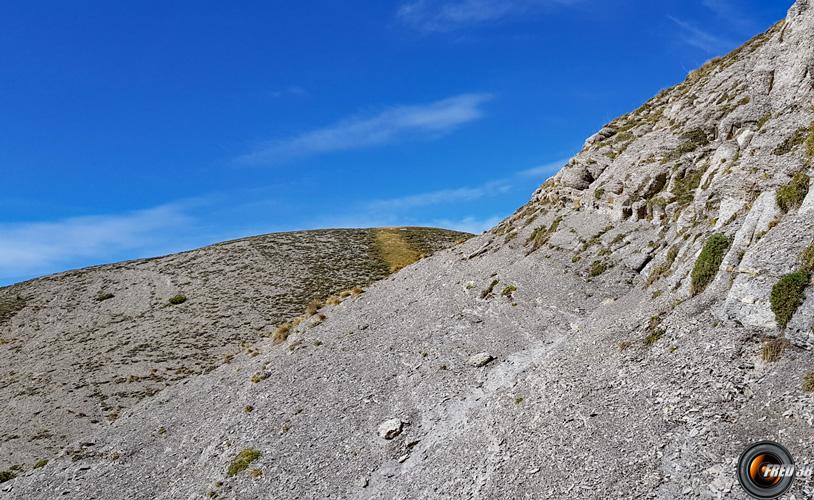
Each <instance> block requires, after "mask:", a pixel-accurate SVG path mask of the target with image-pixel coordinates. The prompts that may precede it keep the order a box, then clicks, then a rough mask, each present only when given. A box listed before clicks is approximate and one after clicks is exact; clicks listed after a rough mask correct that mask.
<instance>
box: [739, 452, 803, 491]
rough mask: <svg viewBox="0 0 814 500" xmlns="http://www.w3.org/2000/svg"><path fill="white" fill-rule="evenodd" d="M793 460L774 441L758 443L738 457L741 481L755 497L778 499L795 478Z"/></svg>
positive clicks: (744, 487)
mask: <svg viewBox="0 0 814 500" xmlns="http://www.w3.org/2000/svg"><path fill="white" fill-rule="evenodd" d="M794 472H795V467H794V459H792V458H791V454H790V453H789V452H788V450H786V449H785V448H784V447H782V446H781V445H779V444H777V443H775V442H773V441H761V442H759V443H755V444H753V445H751V446H749V447H748V448H746V451H744V452H743V453H742V454H741V457H740V460H738V481H739V482H740V483H741V486H743V489H745V490H746V492H747V493H749V494H750V495H751V496H753V497H754V498H761V499H763V498H777V497H779V496H780V495H782V494H783V493H785V492H786V491H787V490H788V489H789V488H790V487H791V483H792V482H793V481H794Z"/></svg>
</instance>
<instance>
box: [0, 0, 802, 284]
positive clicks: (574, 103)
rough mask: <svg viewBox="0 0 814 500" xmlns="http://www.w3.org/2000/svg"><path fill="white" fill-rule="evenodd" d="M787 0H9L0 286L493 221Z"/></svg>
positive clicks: (1, 28) (2, 96) (773, 17)
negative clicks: (298, 238) (252, 247)
mask: <svg viewBox="0 0 814 500" xmlns="http://www.w3.org/2000/svg"><path fill="white" fill-rule="evenodd" d="M790 5H791V0H784V1H767V0H740V1H739V0H662V1H659V2H652V1H645V0H619V1H609V0H603V1H598V0H393V1H388V0H366V1H363V0H349V1H346V2H337V1H328V0H322V1H313V0H301V1H298V2H288V1H270V2H223V1H221V2H213V1H202V0H197V1H194V2H193V1H184V0H176V1H172V2H158V1H145V2H109V1H101V0H98V1H87V0H76V1H71V2H64V1H56V0H55V1H38V0H29V1H26V2H5V3H4V4H3V5H2V6H0V110H2V112H0V174H2V181H3V182H2V185H1V186H2V194H0V284H3V283H5V284H8V283H12V282H15V281H19V280H23V279H27V278H30V277H33V276H38V275H42V274H47V273H51V272H56V271H60V270H65V269H69V268H75V267H82V266H86V265H92V264H99V263H106V262H113V261H117V260H122V259H129V258H138V257H147V256H154V255H161V254H165V253H170V252H174V251H180V250H184V249H190V248H194V247H197V246H201V245H204V244H208V243H213V242H217V241H222V240H225V239H231V238H236V237H241V236H247V235H254V234H261V233H267V232H274V231H288V230H298V229H306V228H320V227H360V226H382V225H436V226H443V227H449V228H455V229H462V230H467V231H482V230H484V229H486V228H488V227H490V226H492V225H494V224H495V223H496V222H497V221H499V220H500V219H502V218H504V217H506V216H508V215H509V214H511V213H512V212H513V211H514V210H515V209H516V208H517V207H518V206H520V205H522V204H523V203H525V202H526V200H527V199H528V198H529V196H530V194H531V193H532V191H533V190H534V189H535V188H536V187H537V186H538V185H539V184H540V183H541V182H542V181H543V180H545V178H546V177H548V176H550V175H551V174H552V173H553V172H555V171H556V170H557V169H558V168H559V167H560V166H561V165H562V164H563V163H564V161H565V160H566V159H567V158H568V157H569V156H571V155H573V154H574V153H575V152H577V151H578V150H579V149H580V147H581V145H582V142H583V141H584V139H585V138H586V137H588V136H589V135H590V134H591V133H593V132H594V131H596V130H597V129H598V128H599V127H601V125H602V124H604V123H606V122H608V121H609V120H611V119H612V118H614V117H615V116H617V115H620V114H623V113H625V112H627V111H630V110H631V109H633V108H635V107H637V106H638V105H640V104H641V103H643V102H644V101H646V100H647V99H648V98H649V97H651V96H652V95H654V94H655V93H656V92H658V91H659V90H660V89H662V88H665V87H668V86H671V85H673V84H675V83H678V82H680V81H681V80H682V79H683V78H684V76H685V75H686V74H687V72H688V71H689V70H691V69H692V68H694V67H696V66H698V65H700V64H701V63H703V62H704V61H706V60H707V59H710V58H711V57H713V56H716V55H720V54H723V53H726V52H728V51H729V50H731V49H733V48H735V47H737V46H738V45H740V44H741V43H742V42H744V41H745V40H747V39H749V38H751V37H752V36H753V35H755V34H757V33H758V32H761V31H763V30H765V29H767V28H768V27H769V26H771V25H772V24H774V23H775V22H776V21H778V20H779V19H781V18H782V17H784V16H785V13H786V10H787V9H788V7H789V6H790Z"/></svg>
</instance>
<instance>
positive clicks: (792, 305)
mask: <svg viewBox="0 0 814 500" xmlns="http://www.w3.org/2000/svg"><path fill="white" fill-rule="evenodd" d="M808 282H809V274H808V272H806V271H797V272H795V273H791V274H787V275H785V276H783V277H782V278H780V281H778V282H777V284H776V285H774V287H773V288H772V295H771V304H772V312H774V317H775V320H776V321H777V325H778V326H779V327H780V328H785V327H786V325H788V324H789V321H791V318H792V316H794V313H795V312H796V311H797V308H798V307H800V304H802V303H803V299H804V298H805V291H806V287H808Z"/></svg>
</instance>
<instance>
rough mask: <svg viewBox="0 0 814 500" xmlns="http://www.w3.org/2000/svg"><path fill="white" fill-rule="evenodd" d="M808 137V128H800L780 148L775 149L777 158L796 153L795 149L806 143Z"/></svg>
mask: <svg viewBox="0 0 814 500" xmlns="http://www.w3.org/2000/svg"><path fill="white" fill-rule="evenodd" d="M807 137H808V129H807V128H800V129H797V130H796V131H795V132H794V133H793V134H791V135H790V136H789V137H788V138H787V139H786V140H785V141H783V142H782V143H781V144H780V145H779V146H777V147H776V148H774V151H773V153H774V154H775V156H783V155H787V154H789V153H791V152H792V151H794V148H796V147H797V146H799V145H801V144H803V143H804V142H806V138H807Z"/></svg>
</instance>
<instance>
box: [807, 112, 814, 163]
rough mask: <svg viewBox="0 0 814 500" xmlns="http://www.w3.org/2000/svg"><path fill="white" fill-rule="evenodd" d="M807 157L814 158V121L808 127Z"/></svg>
mask: <svg viewBox="0 0 814 500" xmlns="http://www.w3.org/2000/svg"><path fill="white" fill-rule="evenodd" d="M806 158H808V160H809V161H811V160H814V121H813V122H811V125H810V126H809V127H808V139H806Z"/></svg>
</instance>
